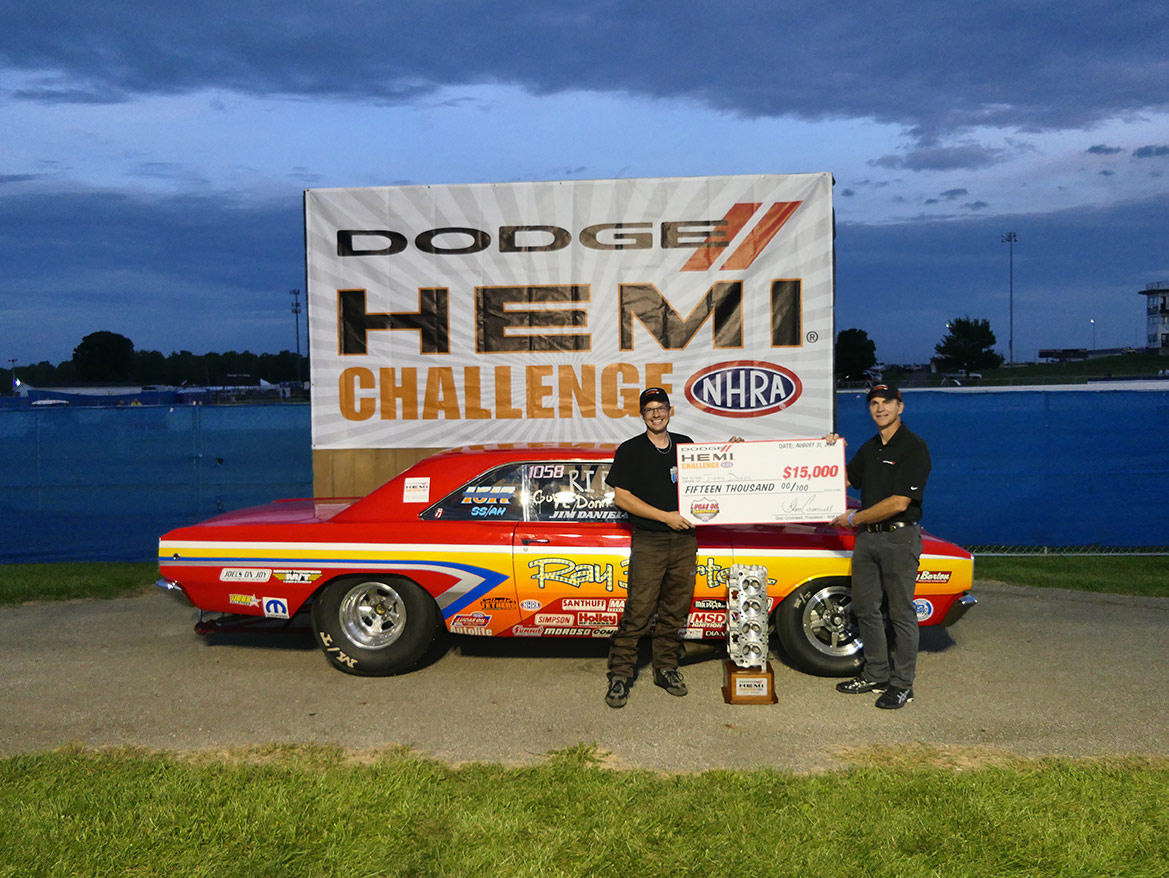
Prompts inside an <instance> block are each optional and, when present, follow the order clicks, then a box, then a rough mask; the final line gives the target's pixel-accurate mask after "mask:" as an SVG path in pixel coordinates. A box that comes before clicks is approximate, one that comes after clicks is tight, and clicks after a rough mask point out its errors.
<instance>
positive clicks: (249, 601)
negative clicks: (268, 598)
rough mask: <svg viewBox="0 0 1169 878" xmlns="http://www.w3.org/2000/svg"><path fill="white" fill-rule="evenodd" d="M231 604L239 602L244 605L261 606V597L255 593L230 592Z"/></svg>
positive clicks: (228, 598)
mask: <svg viewBox="0 0 1169 878" xmlns="http://www.w3.org/2000/svg"><path fill="white" fill-rule="evenodd" d="M227 602H228V603H229V604H239V605H241V606H244V607H258V606H260V599H259V598H258V597H256V596H255V595H254V594H229V595H228V596H227Z"/></svg>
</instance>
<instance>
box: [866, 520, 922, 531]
mask: <svg viewBox="0 0 1169 878" xmlns="http://www.w3.org/2000/svg"><path fill="white" fill-rule="evenodd" d="M861 527H863V528H864V529H865V530H867V531H868V532H869V533H871V534H875V533H892V532H893V531H895V530H897V529H898V528H900V527H917V522H916V521H882V522H878V523H877V524H864V525H861Z"/></svg>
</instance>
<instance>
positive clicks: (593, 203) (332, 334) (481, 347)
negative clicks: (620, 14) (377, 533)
mask: <svg viewBox="0 0 1169 878" xmlns="http://www.w3.org/2000/svg"><path fill="white" fill-rule="evenodd" d="M832 239H833V218H832V177H831V175H829V174H827V173H819V174H794V175H783V176H778V175H776V176H737V177H697V178H675V179H643V180H593V181H566V182H541V183H506V184H475V185H452V186H395V187H384V188H364V189H311V190H308V191H306V192H305V240H306V247H307V254H306V265H307V275H308V309H309V350H310V354H311V365H312V376H311V377H312V427H313V447H314V448H317V449H339V448H403V447H430V446H433V447H449V446H454V445H462V444H470V443H475V444H478V443H494V442H532V441H570V442H619V441H622V440H624V439H627V438H629V437H630V436H631V435H633V434H635V433H636V432H638V431H640V430H642V429H644V427H643V425H642V422H641V420H640V416H639V412H638V405H637V400H638V395H639V393H640V391H641V390H642V389H643V388H645V387H648V386H654V385H657V386H661V387H664V388H665V389H666V390H667V392H668V393H669V394H670V400H671V402H672V403H673V405H674V407H675V418H676V420H675V421H674V423H673V427H674V428H675V429H677V430H680V431H683V432H686V433H688V434H689V435H691V436H693V437H695V438H696V439H698V440H700V441H702V440H706V441H715V440H719V439H722V438H726V437H729V436H731V435H739V436H743V437H744V438H748V439H775V438H785V437H796V436H812V435H822V434H824V433H827V432H828V431H829V430H830V429H831V425H832V401H833V400H832V397H833V378H832V350H833V338H834V327H833V317H832V305H833V261H832Z"/></svg>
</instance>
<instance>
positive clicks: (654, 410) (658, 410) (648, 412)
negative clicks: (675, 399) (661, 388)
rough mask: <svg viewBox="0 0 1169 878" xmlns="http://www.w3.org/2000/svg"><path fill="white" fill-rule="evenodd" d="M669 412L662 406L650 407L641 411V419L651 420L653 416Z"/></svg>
mask: <svg viewBox="0 0 1169 878" xmlns="http://www.w3.org/2000/svg"><path fill="white" fill-rule="evenodd" d="M668 411H669V408H668V407H666V406H664V405H651V406H647V407H646V408H643V409H642V410H641V416H642V417H643V418H652V417H654V416H655V415H664V414H666V412H668Z"/></svg>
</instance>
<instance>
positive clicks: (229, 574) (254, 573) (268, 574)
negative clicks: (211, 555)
mask: <svg viewBox="0 0 1169 878" xmlns="http://www.w3.org/2000/svg"><path fill="white" fill-rule="evenodd" d="M271 578H272V571H271V570H264V569H262V568H258V567H224V568H223V569H222V570H220V571H219V581H220V582H267V581H268V580H269V579H271Z"/></svg>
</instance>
